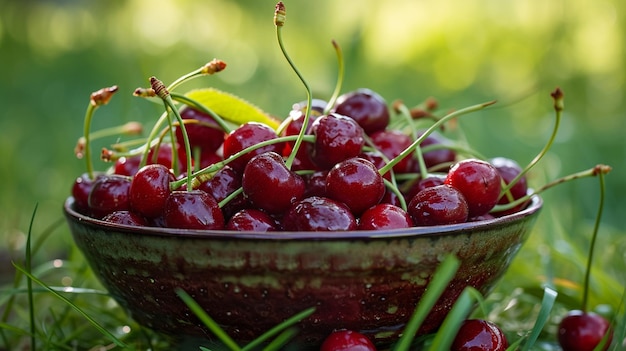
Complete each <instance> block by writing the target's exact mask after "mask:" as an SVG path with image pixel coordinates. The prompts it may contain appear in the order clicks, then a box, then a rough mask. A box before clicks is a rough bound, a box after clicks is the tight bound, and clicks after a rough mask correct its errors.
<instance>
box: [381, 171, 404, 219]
mask: <svg viewBox="0 0 626 351" xmlns="http://www.w3.org/2000/svg"><path fill="white" fill-rule="evenodd" d="M383 182H385V185H386V186H387V188H388V189H390V190H391V191H392V192H393V193H394V194H395V195H396V197H397V198H398V201H399V202H400V207H401V208H402V209H403V210H405V211H406V200H405V199H404V195H403V194H402V192H401V191H400V189H398V186H397V185H396V184H395V183H394V182H391V181H389V180H387V179H385V178H383Z"/></svg>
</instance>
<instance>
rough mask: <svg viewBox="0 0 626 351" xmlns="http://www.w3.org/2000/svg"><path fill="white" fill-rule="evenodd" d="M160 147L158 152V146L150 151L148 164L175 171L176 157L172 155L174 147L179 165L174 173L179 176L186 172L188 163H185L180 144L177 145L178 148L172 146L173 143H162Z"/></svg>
mask: <svg viewBox="0 0 626 351" xmlns="http://www.w3.org/2000/svg"><path fill="white" fill-rule="evenodd" d="M158 147H159V148H158V150H156V146H155V147H153V148H151V149H150V151H149V152H148V159H147V162H146V164H154V163H158V164H161V165H163V166H165V167H167V168H169V169H172V170H174V169H173V167H172V163H173V157H174V155H173V154H172V147H175V148H176V157H177V161H176V162H177V164H178V167H177V168H176V169H175V170H174V171H175V172H176V173H177V174H178V173H180V172H184V171H186V168H187V162H186V161H185V160H186V158H185V153H184V151H183V148H181V147H180V146H179V144H176V146H172V144H171V143H161V144H160V145H159V146H158Z"/></svg>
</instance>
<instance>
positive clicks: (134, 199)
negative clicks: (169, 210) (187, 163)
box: [129, 163, 176, 218]
mask: <svg viewBox="0 0 626 351" xmlns="http://www.w3.org/2000/svg"><path fill="white" fill-rule="evenodd" d="M174 180H176V176H175V175H174V173H172V172H171V171H170V169H169V168H167V167H165V166H163V165H162V164H158V163H157V164H151V165H146V166H144V167H142V168H141V169H140V170H138V171H137V173H136V174H135V176H134V177H133V180H132V182H131V184H130V193H129V197H130V208H131V209H132V210H133V211H134V212H136V213H138V214H140V215H142V216H144V217H146V218H154V217H157V216H159V215H161V214H162V213H163V208H164V207H165V201H166V200H167V197H168V196H169V195H170V192H171V190H170V182H173V181H174Z"/></svg>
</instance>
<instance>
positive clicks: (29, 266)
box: [25, 204, 39, 351]
mask: <svg viewBox="0 0 626 351" xmlns="http://www.w3.org/2000/svg"><path fill="white" fill-rule="evenodd" d="M38 206H39V204H36V205H35V209H34V210H33V214H32V216H31V217H30V224H29V225H28V235H27V237H26V262H25V270H26V272H27V273H28V274H30V273H31V272H32V268H33V267H32V256H31V238H32V236H33V223H34V222H35V215H36V214H37V207H38ZM26 287H27V289H28V292H27V294H28V309H29V313H28V318H30V321H29V322H30V335H31V336H30V347H31V349H32V350H33V351H35V350H36V349H37V343H36V342H37V339H36V338H35V334H36V333H37V329H36V327H35V302H34V300H33V282H32V280H30V279H29V280H27V281H26Z"/></svg>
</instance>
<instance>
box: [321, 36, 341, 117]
mask: <svg viewBox="0 0 626 351" xmlns="http://www.w3.org/2000/svg"><path fill="white" fill-rule="evenodd" d="M332 44H333V47H334V48H335V53H336V54H337V63H338V70H337V83H336V84H335V91H333V94H332V95H331V97H330V99H329V100H328V103H327V104H326V107H325V108H324V114H325V115H326V114H328V113H329V112H330V110H331V109H332V108H333V106H335V102H336V101H337V98H338V97H339V94H340V93H341V86H342V85H343V77H344V74H345V73H344V72H345V68H344V66H345V64H344V59H343V50H341V47H340V46H339V44H338V43H337V42H336V41H335V40H334V39H333V41H332Z"/></svg>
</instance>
